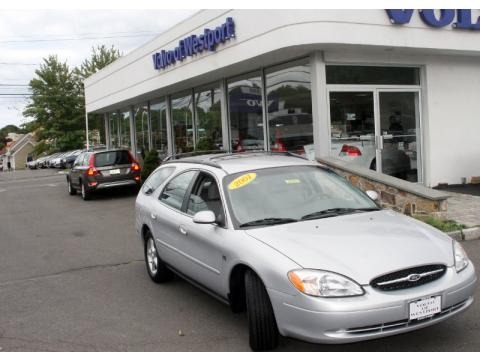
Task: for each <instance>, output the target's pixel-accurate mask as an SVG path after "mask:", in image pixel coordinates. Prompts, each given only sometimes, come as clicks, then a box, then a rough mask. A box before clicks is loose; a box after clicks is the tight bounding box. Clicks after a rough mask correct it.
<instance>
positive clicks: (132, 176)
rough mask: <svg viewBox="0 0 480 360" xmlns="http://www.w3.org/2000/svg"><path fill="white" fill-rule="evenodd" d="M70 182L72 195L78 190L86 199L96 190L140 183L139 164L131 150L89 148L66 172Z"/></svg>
mask: <svg viewBox="0 0 480 360" xmlns="http://www.w3.org/2000/svg"><path fill="white" fill-rule="evenodd" d="M67 183H68V192H69V193H70V195H75V194H76V193H77V190H79V191H80V192H81V194H82V198H83V200H89V199H90V198H91V196H92V192H93V191H96V190H100V189H107V188H113V187H119V186H136V187H140V183H141V178H140V165H139V164H138V162H137V161H136V160H135V158H134V157H133V156H132V153H131V152H130V151H128V150H123V149H112V150H102V151H87V152H83V153H81V154H80V155H78V157H77V158H76V160H75V162H74V163H73V166H72V169H71V170H70V172H69V173H68V174H67Z"/></svg>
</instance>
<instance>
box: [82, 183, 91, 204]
mask: <svg viewBox="0 0 480 360" xmlns="http://www.w3.org/2000/svg"><path fill="white" fill-rule="evenodd" d="M80 189H81V193H82V199H83V200H84V201H88V200H90V199H91V198H92V193H91V192H90V190H89V189H88V187H86V186H85V184H84V183H83V181H81V182H80Z"/></svg>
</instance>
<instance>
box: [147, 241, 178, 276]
mask: <svg viewBox="0 0 480 360" xmlns="http://www.w3.org/2000/svg"><path fill="white" fill-rule="evenodd" d="M145 264H146V265H147V272H148V275H149V276H150V278H151V279H152V280H153V281H154V282H156V283H164V282H167V281H169V280H171V279H172V277H173V273H172V272H171V270H170V269H168V268H167V267H166V266H165V264H164V263H163V261H162V260H161V259H160V257H159V256H158V252H157V248H156V247H155V241H154V240H153V236H152V234H151V233H150V232H148V233H147V234H146V236H145Z"/></svg>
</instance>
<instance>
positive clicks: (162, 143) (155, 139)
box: [150, 98, 168, 159]
mask: <svg viewBox="0 0 480 360" xmlns="http://www.w3.org/2000/svg"><path fill="white" fill-rule="evenodd" d="M150 125H151V135H152V147H151V149H153V150H157V152H158V155H159V157H160V158H161V159H163V158H164V157H166V156H167V154H168V131H167V101H166V99H165V98H163V99H161V100H156V101H152V102H151V103H150Z"/></svg>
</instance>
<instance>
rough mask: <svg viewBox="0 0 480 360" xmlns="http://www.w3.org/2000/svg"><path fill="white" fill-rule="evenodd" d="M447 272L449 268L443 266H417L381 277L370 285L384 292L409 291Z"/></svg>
mask: <svg viewBox="0 0 480 360" xmlns="http://www.w3.org/2000/svg"><path fill="white" fill-rule="evenodd" d="M446 271H447V267H446V266H445V265H441V264H434V265H424V266H417V267H413V268H408V269H403V270H400V271H395V272H392V273H389V274H386V275H382V276H379V277H377V278H375V279H373V280H372V281H371V282H370V285H371V286H372V287H374V288H376V289H379V290H383V291H392V290H401V289H408V288H411V287H415V286H420V285H423V284H427V283H429V282H432V281H434V280H437V279H439V278H441V277H442V276H443V274H445V272H446Z"/></svg>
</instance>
